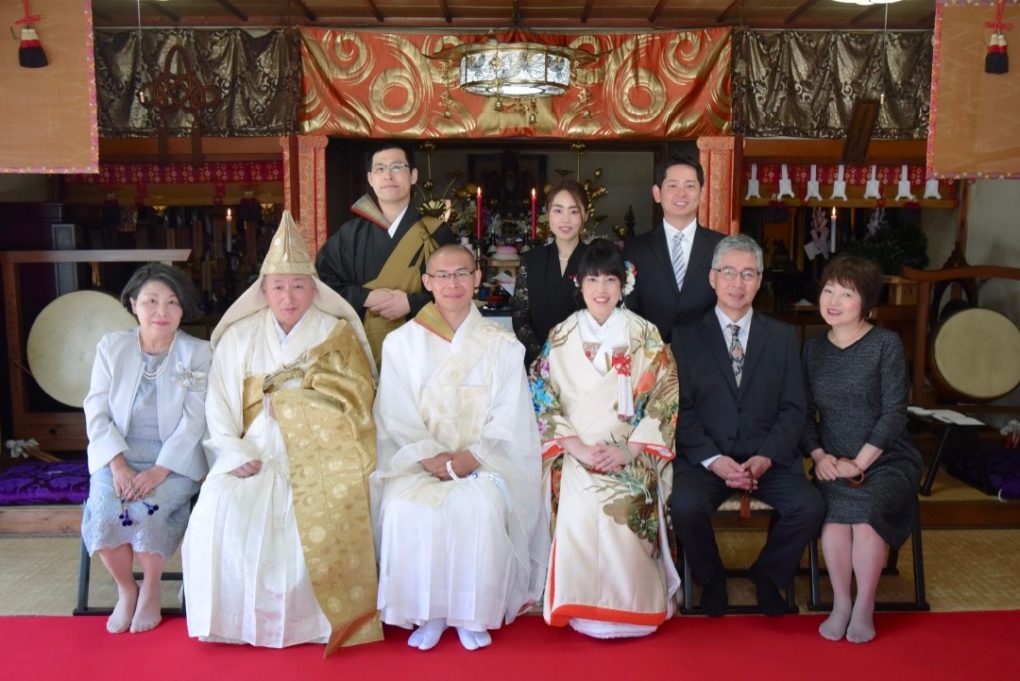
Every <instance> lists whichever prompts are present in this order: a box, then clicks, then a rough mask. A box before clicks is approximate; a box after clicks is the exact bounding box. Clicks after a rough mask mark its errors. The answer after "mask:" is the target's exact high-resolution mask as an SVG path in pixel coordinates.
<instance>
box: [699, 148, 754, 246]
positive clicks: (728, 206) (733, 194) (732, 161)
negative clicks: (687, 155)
mask: <svg viewBox="0 0 1020 681" xmlns="http://www.w3.org/2000/svg"><path fill="white" fill-rule="evenodd" d="M742 148H743V139H742V138H740V137H699V138H698V152H699V154H698V156H699V161H700V162H701V166H702V167H703V168H704V169H705V187H706V189H707V195H706V196H703V197H702V198H701V209H700V210H699V211H698V222H700V223H701V224H703V225H705V226H706V227H708V228H710V229H714V230H715V231H717V232H722V233H723V234H735V233H737V232H739V231H740V184H741V183H740V177H739V174H740V173H741V172H742V170H741V168H742V165H743V164H742V159H741V156H742V154H741V150H742Z"/></svg>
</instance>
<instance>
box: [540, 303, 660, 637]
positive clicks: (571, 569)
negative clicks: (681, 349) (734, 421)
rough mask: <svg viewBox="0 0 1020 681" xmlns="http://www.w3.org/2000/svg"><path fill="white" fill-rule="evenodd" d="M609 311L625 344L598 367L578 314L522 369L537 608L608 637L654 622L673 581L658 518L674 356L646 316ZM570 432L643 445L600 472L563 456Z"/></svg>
mask: <svg viewBox="0 0 1020 681" xmlns="http://www.w3.org/2000/svg"><path fill="white" fill-rule="evenodd" d="M619 313H620V314H624V315H626V321H627V335H628V336H629V344H628V346H626V347H621V348H618V349H617V348H614V361H613V366H612V367H611V368H609V369H608V371H607V372H606V373H605V374H601V373H600V372H599V371H597V370H596V368H595V367H594V366H593V364H592V361H591V360H590V359H589V358H588V355H586V352H585V348H584V345H583V343H582V339H581V333H580V330H579V325H578V315H580V314H585V313H584V312H583V311H582V312H578V313H575V314H573V315H571V316H570V317H568V318H567V319H566V320H565V321H564V322H562V323H561V324H559V325H558V326H556V327H555V328H554V329H553V330H552V331H551V332H550V334H549V340H548V341H547V343H546V345H545V347H544V348H543V351H542V354H541V355H540V356H539V358H538V361H536V362H535V363H534V365H533V366H532V374H531V392H532V399H533V401H534V404H535V411H536V414H537V417H538V428H539V434H540V435H541V437H542V442H543V459H544V464H545V465H544V476H543V485H544V489H545V493H546V495H547V496H546V498H547V499H548V503H549V505H550V518H551V521H552V532H553V539H552V549H551V552H550V558H549V572H548V577H547V580H546V589H545V602H544V608H543V614H544V616H545V620H546V622H547V623H548V624H551V625H553V626H564V625H566V624H568V623H570V624H571V626H574V628H577V629H579V630H580V631H583V632H584V633H590V634H591V635H593V636H600V637H606V638H608V637H615V636H635V635H641V634H645V633H650V632H651V631H653V630H654V628H655V627H657V626H658V625H660V624H662V622H663V621H664V620H665V619H666V618H667V617H669V616H670V615H671V614H672V612H673V599H672V596H673V594H674V593H675V591H676V589H677V587H678V586H679V583H680V580H679V576H678V575H677V573H676V569H675V567H674V565H673V557H672V555H671V549H670V543H669V542H670V534H671V533H670V532H669V528H668V526H667V522H666V519H667V517H668V514H667V512H666V508H667V501H668V498H669V494H670V491H671V488H672V468H671V463H670V462H671V461H672V459H673V457H674V453H673V446H674V445H673V443H674V437H673V436H674V431H675V428H676V417H677V406H678V390H677V379H676V365H675V364H674V361H673V356H672V354H671V353H670V349H669V347H668V346H666V345H665V344H663V342H662V340H661V339H660V337H659V334H658V331H657V330H656V329H655V326H654V325H652V324H650V323H649V322H647V321H646V320H644V319H642V318H641V317H638V316H637V315H635V314H633V313H630V312H628V311H626V310H620V311H619ZM617 360H619V361H617ZM628 372H629V380H630V385H631V388H632V397H633V407H634V410H633V411H634V415H633V417H631V418H629V419H624V418H623V417H620V416H619V415H618V413H617V407H618V404H617V403H618V395H619V376H620V375H621V374H622V375H624V376H626V375H627V373H628ZM571 436H574V437H578V438H580V440H581V441H582V442H584V443H585V444H587V445H594V444H597V443H600V442H610V443H612V442H616V443H621V444H625V443H640V444H642V445H643V446H644V449H643V451H642V452H641V453H640V454H639V455H638V456H637V457H635V458H634V460H633V461H631V462H630V463H628V464H627V465H626V466H625V467H624V468H623V470H622V471H620V472H617V473H609V474H603V473H598V472H596V471H594V470H591V469H589V468H587V467H586V466H585V465H584V464H582V463H580V462H579V461H578V460H576V459H574V458H573V457H572V456H569V455H567V454H566V453H565V451H564V450H563V448H562V447H561V446H560V445H559V441H560V440H562V439H563V438H566V437H571ZM582 622H583V623H586V627H582V626H580V625H581V623H582ZM593 622H594V623H595V625H594V626H592V625H591V623H593ZM593 629H594V630H597V632H598V633H594V632H593V631H592V630H593Z"/></svg>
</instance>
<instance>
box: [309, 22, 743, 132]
mask: <svg viewBox="0 0 1020 681" xmlns="http://www.w3.org/2000/svg"><path fill="white" fill-rule="evenodd" d="M301 38H302V45H301V57H302V69H303V72H304V73H303V94H304V102H303V106H302V111H301V112H300V114H299V122H300V124H301V129H302V132H304V133H306V134H318V135H337V136H344V137H404V138H437V137H445V138H451V137H453V138H498V137H534V138H552V139H564V138H565V139H577V140H599V139H613V140H618V139H625V138H631V139H638V138H643V139H663V138H695V137H699V136H701V135H720V134H726V133H728V132H729V131H730V122H731V93H730V55H731V49H730V45H731V39H730V38H731V33H730V30H729V29H728V28H711V29H700V30H692V31H676V32H668V33H654V34H653V33H641V34H623V33H618V34H608V35H554V34H545V33H542V34H538V33H522V32H516V31H515V32H512V33H504V34H502V35H498V36H496V39H497V40H498V41H500V42H510V41H527V42H537V43H542V44H548V45H557V46H561V47H568V48H572V49H581V50H586V51H588V52H591V53H593V54H595V55H598V57H597V58H596V60H595V61H594V63H592V64H590V65H588V66H575V68H573V69H572V78H571V87H570V89H569V90H568V91H567V92H566V93H565V94H563V95H559V96H552V97H535V98H530V97H525V98H516V99H515V98H497V97H484V96H479V95H475V94H472V93H470V92H466V91H464V90H461V89H460V88H459V87H457V85H458V83H459V68H458V65H457V63H454V62H448V61H446V62H444V61H440V60H436V59H430V58H429V57H427V56H426V55H435V54H436V53H437V52H439V51H440V50H443V49H446V48H449V47H452V46H455V45H458V44H461V43H474V42H484V41H485V40H486V39H487V38H488V37H487V36H449V35H438V34H412V33H399V34H398V33H376V32H368V31H343V30H331V29H320V28H307V27H305V28H301Z"/></svg>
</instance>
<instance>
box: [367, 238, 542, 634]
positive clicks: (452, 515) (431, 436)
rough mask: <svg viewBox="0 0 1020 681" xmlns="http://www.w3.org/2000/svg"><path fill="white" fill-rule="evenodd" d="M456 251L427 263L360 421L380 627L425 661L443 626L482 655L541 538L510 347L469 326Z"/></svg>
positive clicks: (531, 421) (522, 381) (532, 594)
mask: <svg viewBox="0 0 1020 681" xmlns="http://www.w3.org/2000/svg"><path fill="white" fill-rule="evenodd" d="M480 280H481V273H480V272H479V271H478V270H476V269H475V262H474V258H473V257H472V255H471V253H470V251H468V250H467V249H465V248H463V247H461V246H454V245H447V246H442V247H440V248H439V249H438V250H436V251H435V252H434V253H433V254H432V255H431V257H430V258H429V260H428V262H427V267H426V273H425V274H424V275H422V281H423V282H424V284H425V288H426V289H428V290H429V291H431V292H432V294H433V295H434V296H435V303H429V304H427V305H426V306H425V307H424V308H422V310H421V311H420V312H419V313H418V314H417V315H416V316H415V317H414V318H413V320H412V321H410V322H408V323H407V324H406V325H404V326H403V327H401V328H399V329H397V330H396V331H393V332H391V333H390V334H389V335H388V336H387V337H386V340H385V342H384V343H383V362H382V375H381V376H380V379H379V393H378V396H377V398H376V403H375V409H374V415H375V423H376V428H377V430H378V447H377V452H378V463H377V466H376V471H375V473H373V474H372V479H371V490H372V519H373V524H374V529H375V536H376V542H377V544H378V546H379V600H378V606H379V611H380V613H381V615H382V620H383V622H385V623H387V624H391V625H395V626H399V627H403V628H405V629H411V628H412V627H417V629H416V630H415V631H414V632H413V633H412V634H411V637H410V638H409V639H408V645H410V646H412V647H415V648H419V649H420V650H428V649H429V648H432V647H433V646H435V645H436V643H437V642H438V641H439V637H440V636H441V635H442V633H443V631H444V630H445V629H446V628H447V626H453V627H456V628H457V634H458V636H459V638H460V642H461V644H462V645H463V646H464V647H465V648H467V649H468V650H476V649H478V648H482V647H484V646H487V645H489V643H490V642H491V637H490V635H489V633H488V630H490V629H497V628H499V627H500V626H501V625H502V624H503V623H507V624H509V623H510V622H512V621H513V619H514V618H515V617H516V616H517V615H518V614H519V613H520V612H522V611H523V610H525V609H527V608H528V607H529V606H530V605H531V604H532V603H533V602H534V601H536V600H537V598H538V597H539V596H540V595H541V590H542V582H543V579H544V577H545V562H546V561H547V557H548V553H547V552H548V546H549V536H548V529H547V526H546V524H545V521H544V520H542V517H544V515H545V514H544V512H542V510H541V509H542V506H541V484H540V479H541V473H542V471H541V469H542V463H541V456H540V454H539V440H538V430H537V426H536V423H535V416H534V411H533V408H532V405H531V399H530V396H529V392H528V383H527V380H526V378H525V375H524V369H523V366H524V347H523V346H522V345H521V344H520V343H519V342H518V341H517V340H516V338H514V336H513V334H512V333H510V332H509V331H506V330H504V329H503V327H501V326H499V325H498V324H496V323H494V322H492V321H489V320H486V319H483V318H482V316H481V315H480V314H479V312H478V310H477V309H476V308H475V306H474V302H473V300H472V299H473V294H474V289H475V287H477V286H478V284H479V282H480Z"/></svg>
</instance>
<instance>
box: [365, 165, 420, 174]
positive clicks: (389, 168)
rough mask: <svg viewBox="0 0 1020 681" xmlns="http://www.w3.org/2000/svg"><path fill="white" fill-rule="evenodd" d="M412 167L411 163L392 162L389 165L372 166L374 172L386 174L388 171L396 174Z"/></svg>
mask: <svg viewBox="0 0 1020 681" xmlns="http://www.w3.org/2000/svg"><path fill="white" fill-rule="evenodd" d="M410 167H411V164H410V163H391V164H389V165H388V166H384V165H382V164H379V165H377V166H372V174H373V175H384V174H386V173H393V174H394V175H397V174H399V173H402V172H404V171H405V170H407V169H408V168H410Z"/></svg>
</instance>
